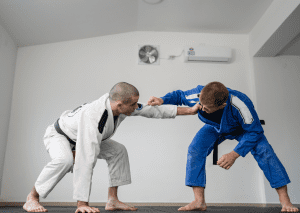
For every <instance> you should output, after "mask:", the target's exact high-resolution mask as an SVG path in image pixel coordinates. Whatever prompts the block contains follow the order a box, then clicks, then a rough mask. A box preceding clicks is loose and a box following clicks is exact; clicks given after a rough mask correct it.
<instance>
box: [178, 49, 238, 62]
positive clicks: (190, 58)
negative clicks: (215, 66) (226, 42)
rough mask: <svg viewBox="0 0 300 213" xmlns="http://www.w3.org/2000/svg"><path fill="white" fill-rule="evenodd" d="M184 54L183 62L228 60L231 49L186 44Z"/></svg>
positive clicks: (230, 55) (230, 56)
mask: <svg viewBox="0 0 300 213" xmlns="http://www.w3.org/2000/svg"><path fill="white" fill-rule="evenodd" d="M184 54H185V55H184V61H185V62H195V61H217V62H228V61H230V59H231V58H232V50H231V48H229V47H215V46H187V47H186V48H185V50H184Z"/></svg>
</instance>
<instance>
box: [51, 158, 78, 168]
mask: <svg viewBox="0 0 300 213" xmlns="http://www.w3.org/2000/svg"><path fill="white" fill-rule="evenodd" d="M51 163H52V164H56V165H59V166H61V167H66V168H71V167H72V166H73V157H72V156H70V157H66V158H56V159H53V160H52V161H51Z"/></svg>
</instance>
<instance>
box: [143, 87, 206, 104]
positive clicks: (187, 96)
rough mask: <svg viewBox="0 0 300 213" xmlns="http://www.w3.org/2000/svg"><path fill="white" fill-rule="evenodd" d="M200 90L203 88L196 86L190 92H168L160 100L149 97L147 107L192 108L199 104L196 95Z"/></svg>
mask: <svg viewBox="0 0 300 213" xmlns="http://www.w3.org/2000/svg"><path fill="white" fill-rule="evenodd" d="M202 88H203V86H201V85H198V86H197V87H195V88H193V89H191V90H186V91H182V90H176V91H173V92H169V93H167V94H166V95H165V96H163V97H161V98H157V97H154V96H151V97H150V99H149V101H148V105H151V106H156V105H162V104H164V105H165V104H171V105H177V106H180V105H186V106H189V107H192V106H194V105H195V103H197V102H199V97H198V94H199V93H200V92H201V90H202Z"/></svg>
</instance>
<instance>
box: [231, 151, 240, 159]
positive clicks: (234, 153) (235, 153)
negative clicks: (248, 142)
mask: <svg viewBox="0 0 300 213" xmlns="http://www.w3.org/2000/svg"><path fill="white" fill-rule="evenodd" d="M231 153H232V155H233V156H234V157H235V158H238V157H240V155H239V154H238V153H237V152H235V151H232V152H231Z"/></svg>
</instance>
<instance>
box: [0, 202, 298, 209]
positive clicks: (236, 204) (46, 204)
mask: <svg viewBox="0 0 300 213" xmlns="http://www.w3.org/2000/svg"><path fill="white" fill-rule="evenodd" d="M125 203H126V204H129V205H133V206H185V205H187V204H188V203H131V202H125ZM105 204H106V203H100V202H90V203H89V205H90V206H105ZM23 205H24V202H0V207H12V206H23ZM41 205H43V206H77V202H41ZM206 205H207V206H251V207H281V205H280V204H269V203H206ZM294 206H296V207H298V208H299V207H300V205H299V204H296V205H294Z"/></svg>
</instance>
